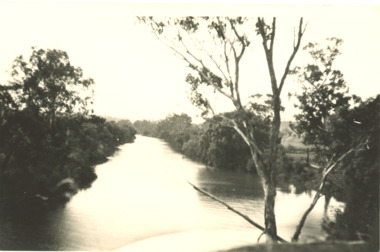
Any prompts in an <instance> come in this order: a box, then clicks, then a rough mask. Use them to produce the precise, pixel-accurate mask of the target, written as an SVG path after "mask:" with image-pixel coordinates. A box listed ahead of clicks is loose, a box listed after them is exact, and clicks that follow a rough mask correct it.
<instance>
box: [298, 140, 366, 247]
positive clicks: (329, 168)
mask: <svg viewBox="0 0 380 252" xmlns="http://www.w3.org/2000/svg"><path fill="white" fill-rule="evenodd" d="M367 143H368V140H367V141H365V142H364V143H360V144H359V145H357V146H356V147H354V148H352V149H350V150H348V151H347V152H345V153H344V154H343V155H341V156H340V157H339V158H338V159H337V160H336V161H335V162H334V163H333V161H332V160H331V161H330V164H328V165H327V166H326V167H325V168H324V169H323V176H322V179H321V183H320V185H319V188H318V190H317V192H316V193H315V196H314V199H313V201H312V203H311V204H310V206H309V208H308V209H307V210H306V211H305V213H304V214H303V216H302V218H301V220H300V223H299V224H298V226H297V228H296V232H295V233H294V235H293V237H292V241H293V242H296V241H298V239H299V236H300V234H301V230H302V228H303V226H304V224H305V221H306V218H307V216H308V215H309V213H310V212H311V211H312V210H313V208H314V206H315V205H316V204H317V202H318V200H319V198H320V197H322V195H323V194H322V190H323V188H324V186H325V184H326V179H327V176H328V175H329V174H330V172H331V171H332V170H333V169H335V167H337V165H338V164H339V163H340V162H341V161H342V160H343V159H345V158H346V157H347V156H348V155H349V154H351V153H352V152H354V151H356V150H358V149H359V148H361V147H362V146H363V145H366V144H367ZM331 163H332V164H331Z"/></svg>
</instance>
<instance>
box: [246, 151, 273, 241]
mask: <svg viewBox="0 0 380 252" xmlns="http://www.w3.org/2000/svg"><path fill="white" fill-rule="evenodd" d="M250 149H251V154H252V159H253V161H254V163H255V166H256V170H257V173H258V175H259V176H260V180H261V184H262V187H263V190H264V222H265V231H264V232H265V234H267V242H268V243H272V242H274V243H277V241H278V240H277V226H276V216H275V212H274V207H275V199H276V183H275V179H274V174H275V173H274V172H273V171H270V170H269V169H268V168H269V166H268V165H266V164H265V163H264V161H263V159H262V157H261V155H259V154H258V152H257V151H255V150H254V148H253V146H252V145H250Z"/></svg>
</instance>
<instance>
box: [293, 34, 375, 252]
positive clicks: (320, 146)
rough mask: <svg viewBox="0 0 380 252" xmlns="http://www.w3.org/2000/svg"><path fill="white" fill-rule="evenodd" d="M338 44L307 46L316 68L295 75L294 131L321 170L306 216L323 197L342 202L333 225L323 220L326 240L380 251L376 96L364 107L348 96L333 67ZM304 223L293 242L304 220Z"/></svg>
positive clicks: (338, 41) (331, 41)
mask: <svg viewBox="0 0 380 252" xmlns="http://www.w3.org/2000/svg"><path fill="white" fill-rule="evenodd" d="M342 43H343V41H342V40H341V39H337V38H330V39H327V41H326V43H325V45H321V44H319V43H309V44H308V45H306V46H305V48H304V50H306V51H307V52H308V53H309V54H310V56H311V57H312V59H313V60H314V62H313V64H308V65H307V66H305V67H303V68H298V69H297V73H298V77H299V81H300V82H301V83H302V92H301V93H299V94H296V96H297V98H298V100H299V105H298V106H299V108H300V111H301V112H300V113H299V114H298V115H297V116H296V123H295V124H294V125H293V128H294V129H295V130H296V131H297V132H298V133H299V134H302V135H303V136H304V142H305V143H306V144H309V145H312V146H314V151H315V154H316V159H315V162H316V164H317V165H319V166H320V167H321V168H323V173H322V174H321V175H322V176H321V182H320V185H319V188H318V190H317V193H316V195H315V198H314V201H313V202H312V204H311V206H310V208H309V209H308V210H312V208H313V206H314V205H315V203H316V202H317V200H318V199H319V198H320V197H321V196H322V195H324V196H325V197H328V198H329V197H331V196H334V197H336V198H338V199H341V200H343V201H344V202H346V207H345V210H344V212H341V213H339V214H337V220H336V222H331V221H330V220H325V224H324V227H325V229H326V230H327V231H328V234H329V238H332V239H343V240H358V239H360V240H370V241H371V243H372V244H373V246H374V248H375V247H377V248H378V242H379V221H378V218H379V190H378V189H379V179H378V178H379V165H380V158H379V155H378V154H379V150H380V149H379V144H380V139H379V136H380V113H379V111H380V95H377V96H376V97H372V98H369V99H367V100H366V101H362V100H361V99H360V98H359V97H356V96H355V95H350V94H349V93H348V88H347V86H346V82H345V80H344V76H343V73H341V71H339V70H337V69H335V68H334V66H333V63H334V60H335V59H336V57H337V56H338V55H340V50H339V47H340V45H341V44H342ZM303 217H304V218H303V219H302V220H301V222H300V226H299V229H298V230H297V232H296V233H295V235H294V236H293V240H298V236H299V235H300V228H302V225H303V222H302V221H304V220H305V218H306V217H307V214H305V215H304V216H303Z"/></svg>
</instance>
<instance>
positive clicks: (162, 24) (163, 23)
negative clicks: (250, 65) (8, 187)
mask: <svg viewBox="0 0 380 252" xmlns="http://www.w3.org/2000/svg"><path fill="white" fill-rule="evenodd" d="M139 19H140V20H141V21H143V22H145V23H146V24H147V25H149V26H150V27H151V30H152V31H153V33H154V34H155V35H156V37H157V38H158V39H159V40H160V41H162V42H163V43H164V44H165V45H166V46H168V47H169V48H170V49H171V50H173V51H174V53H175V54H176V55H177V56H178V57H179V58H181V59H182V60H183V61H184V62H185V63H186V64H187V66H188V68H189V74H188V75H187V77H186V81H187V82H188V83H189V84H190V86H191V97H190V98H191V101H192V103H193V104H195V105H196V106H197V107H199V108H201V109H202V110H203V113H202V115H204V116H207V115H209V114H213V115H216V113H215V107H216V103H215V99H213V96H214V94H216V95H217V96H219V97H224V98H227V99H228V100H229V102H230V104H232V105H233V109H234V111H235V112H236V114H237V116H234V117H229V116H228V115H227V114H219V115H218V116H220V117H222V118H223V123H224V124H225V125H228V126H230V127H232V128H234V129H235V130H236V131H237V132H238V133H239V135H240V136H241V137H242V138H243V140H244V141H245V143H246V144H247V145H248V146H249V149H250V153H251V157H252V159H253V162H254V164H255V167H256V169H257V173H258V174H259V176H260V179H261V183H262V187H263V189H264V201H265V209H264V221H265V230H264V233H266V234H267V240H268V241H274V242H277V240H278V236H277V227H276V218H275V212H274V206H275V196H276V169H277V168H276V159H277V152H278V145H279V143H280V138H279V130H280V123H281V117H280V111H281V99H280V95H281V92H282V89H283V87H284V85H285V80H286V78H287V76H288V74H289V72H290V67H291V64H292V62H293V59H294V57H295V56H296V54H297V51H298V49H299V47H300V44H301V39H302V36H303V34H304V32H305V25H304V24H303V19H302V18H301V19H300V20H299V24H298V27H297V29H295V30H296V32H295V34H294V40H293V47H292V48H291V53H290V55H289V58H288V59H287V62H286V66H285V68H284V70H283V73H282V74H281V75H280V76H278V75H277V74H276V71H275V70H276V69H275V66H274V41H275V38H276V31H277V27H276V24H277V23H276V22H277V20H276V18H273V19H272V20H271V21H270V22H267V21H266V20H265V19H264V18H261V17H259V18H257V19H256V18H244V17H190V16H189V17H183V18H163V19H159V18H155V17H140V18H139ZM249 34H256V35H258V36H259V37H260V38H261V40H262V48H263V50H264V53H265V59H266V65H267V67H268V71H269V77H270V82H269V83H268V85H270V87H271V91H272V94H271V98H270V104H271V114H272V116H271V122H270V131H269V144H268V146H260V144H258V140H257V133H256V131H257V130H258V128H257V125H256V124H255V121H252V120H251V118H252V116H251V115H250V114H251V113H252V111H249V109H248V108H247V106H245V105H244V104H243V102H242V95H241V93H240V92H241V88H240V77H241V68H242V58H243V56H244V55H245V54H246V52H247V48H248V47H249V46H251V43H252V41H253V38H251V36H250V35H249ZM278 77H279V78H278ZM252 83H254V81H253V80H252ZM253 113H254V111H253Z"/></svg>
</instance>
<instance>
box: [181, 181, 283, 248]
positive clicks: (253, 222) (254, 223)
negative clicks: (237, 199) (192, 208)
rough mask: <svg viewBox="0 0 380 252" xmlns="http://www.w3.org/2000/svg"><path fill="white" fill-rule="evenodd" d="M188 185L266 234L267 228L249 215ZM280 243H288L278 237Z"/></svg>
mask: <svg viewBox="0 0 380 252" xmlns="http://www.w3.org/2000/svg"><path fill="white" fill-rule="evenodd" d="M187 183H189V184H190V185H191V186H192V187H193V188H194V189H195V190H197V191H198V192H200V193H202V194H204V195H206V196H207V197H209V198H211V199H213V200H215V201H217V202H219V203H221V204H222V205H224V206H225V207H227V209H228V210H230V211H232V212H234V213H236V214H237V215H239V216H240V217H242V218H243V219H245V220H246V221H248V222H249V223H250V224H251V225H253V226H254V227H256V228H258V229H260V230H261V231H263V232H265V228H264V227H263V226H261V225H260V224H258V223H256V222H255V221H253V220H252V219H251V218H249V217H248V216H247V215H245V214H243V213H241V212H239V211H238V210H236V209H234V208H233V207H231V206H230V205H228V204H227V203H225V202H224V201H222V200H220V199H218V198H217V197H215V196H213V195H211V194H210V193H208V192H206V191H204V190H202V189H200V188H199V187H197V186H195V185H194V184H192V183H190V182H189V181H187ZM276 238H277V240H278V241H280V242H283V243H287V241H286V240H284V239H283V238H281V237H280V236H277V237H276Z"/></svg>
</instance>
